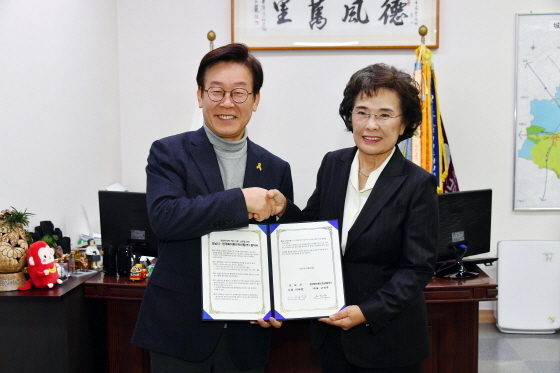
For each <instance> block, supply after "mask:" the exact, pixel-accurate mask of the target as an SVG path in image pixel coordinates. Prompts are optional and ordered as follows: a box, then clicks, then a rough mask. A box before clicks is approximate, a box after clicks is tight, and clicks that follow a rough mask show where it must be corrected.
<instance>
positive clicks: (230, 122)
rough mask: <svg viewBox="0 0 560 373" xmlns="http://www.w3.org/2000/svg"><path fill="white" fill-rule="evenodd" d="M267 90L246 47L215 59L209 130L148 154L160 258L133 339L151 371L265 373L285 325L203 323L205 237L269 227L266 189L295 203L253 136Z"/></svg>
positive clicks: (277, 164) (208, 60)
mask: <svg viewBox="0 0 560 373" xmlns="http://www.w3.org/2000/svg"><path fill="white" fill-rule="evenodd" d="M262 82H263V72H262V68H261V65H260V63H259V61H258V60H257V59H256V58H254V57H253V56H251V55H250V54H249V53H248V49H247V47H246V46H244V45H242V44H230V45H227V46H224V47H221V48H218V49H215V50H213V51H211V52H209V53H208V54H207V55H205V56H204V57H203V59H202V61H201V63H200V66H199V70H198V74H197V84H198V91H197V96H198V102H199V106H200V107H201V108H202V111H203V115H204V126H203V128H201V129H199V130H197V131H194V132H186V133H182V134H179V135H175V136H171V137H167V138H164V139H161V140H158V141H156V142H154V143H153V145H152V147H151V149H150V155H149V157H148V165H147V167H146V173H147V190H146V196H147V203H148V212H149V217H150V223H151V225H152V228H153V230H154V232H155V234H156V235H157V236H158V238H159V247H158V258H157V264H156V267H155V269H154V271H153V274H152V275H151V277H150V280H149V282H148V286H147V289H146V292H145V295H144V298H143V301H142V306H141V309H140V314H139V317H138V321H137V324H136V329H135V332H134V336H133V340H132V341H133V343H134V344H136V345H138V346H140V347H142V348H145V349H148V350H150V351H151V357H152V372H153V373H160V372H174V373H175V372H241V371H243V372H263V371H264V365H265V364H266V362H267V360H268V356H269V346H270V330H269V329H268V327H269V326H271V324H272V326H275V327H280V326H281V323H280V322H278V321H276V320H274V319H272V320H271V321H270V323H269V322H265V321H263V320H262V319H261V320H258V321H255V322H252V323H249V322H228V323H227V325H226V324H225V323H224V322H215V321H205V322H203V321H202V294H201V292H202V285H201V280H202V279H201V277H202V275H201V247H200V245H201V243H200V242H201V240H200V238H201V236H203V235H205V234H207V233H209V232H211V231H215V230H221V229H231V228H238V227H243V226H246V225H247V224H248V223H249V222H250V219H252V218H254V219H255V220H258V221H263V222H265V223H266V222H267V220H266V219H269V217H270V216H271V215H272V214H273V213H274V204H273V203H272V201H271V200H270V199H268V198H267V196H266V193H267V190H268V189H279V190H280V191H282V193H284V194H285V195H286V196H289V198H293V188H292V177H291V171H290V166H289V164H288V163H286V162H284V161H283V160H281V159H280V158H278V157H276V156H275V155H273V154H271V153H270V152H268V151H267V150H265V149H263V148H262V147H260V146H258V145H256V144H255V143H253V142H252V141H250V140H249V139H248V138H247V131H246V129H245V127H246V126H247V124H248V123H249V120H250V118H251V115H252V112H253V111H256V109H257V106H258V103H259V99H260V93H259V91H260V88H261V86H262ZM270 219H275V218H270Z"/></svg>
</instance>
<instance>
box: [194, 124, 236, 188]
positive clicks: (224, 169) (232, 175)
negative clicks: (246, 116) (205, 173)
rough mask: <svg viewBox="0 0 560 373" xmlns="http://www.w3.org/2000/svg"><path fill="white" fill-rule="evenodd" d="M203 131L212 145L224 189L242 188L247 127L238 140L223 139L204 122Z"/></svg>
mask: <svg viewBox="0 0 560 373" xmlns="http://www.w3.org/2000/svg"><path fill="white" fill-rule="evenodd" d="M204 131H206V136H208V140H210V143H211V144H212V145H213V146H214V151H215V152H216V156H217V158H218V165H219V166H220V173H221V174H222V181H223V183H224V190H228V189H233V188H243V180H244V178H245V166H246V164H247V129H246V128H245V133H244V134H243V138H242V139H241V140H239V141H228V140H224V139H222V138H221V137H219V136H218V135H216V134H215V133H214V132H212V130H211V129H210V128H208V127H207V126H206V123H204Z"/></svg>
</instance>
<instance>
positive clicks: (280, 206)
mask: <svg viewBox="0 0 560 373" xmlns="http://www.w3.org/2000/svg"><path fill="white" fill-rule="evenodd" d="M266 196H267V197H268V198H270V199H271V202H273V204H274V213H273V214H272V215H276V216H278V217H281V216H282V214H284V211H286V206H287V205H288V200H287V199H286V197H284V195H283V194H282V192H280V191H279V190H278V189H271V190H269V191H268V192H267V194H266Z"/></svg>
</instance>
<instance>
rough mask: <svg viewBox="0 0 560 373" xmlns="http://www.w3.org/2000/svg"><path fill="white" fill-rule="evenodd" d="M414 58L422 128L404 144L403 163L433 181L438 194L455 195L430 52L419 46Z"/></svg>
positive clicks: (457, 186) (456, 189)
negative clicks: (404, 161)
mask: <svg viewBox="0 0 560 373" xmlns="http://www.w3.org/2000/svg"><path fill="white" fill-rule="evenodd" d="M416 56H417V57H416V63H415V66H414V80H416V82H417V83H418V88H419V90H420V98H421V101H422V124H421V125H420V126H419V127H418V130H417V131H416V133H415V135H414V136H413V137H412V138H410V139H408V140H406V143H405V144H404V146H403V152H404V155H405V157H406V158H407V159H409V160H411V161H412V162H414V163H416V164H417V165H419V166H420V167H422V168H423V169H425V170H426V171H428V172H430V173H432V174H433V175H434V176H435V177H436V179H437V191H438V193H449V192H458V191H459V184H458V182H457V176H456V175H455V169H454V167H453V162H452V160H451V152H450V151H449V142H448V141H447V136H446V134H445V130H444V128H443V121H442V118H441V112H440V109H439V103H438V91H437V78H436V74H435V71H434V69H433V64H432V52H431V51H430V50H429V49H428V48H427V47H426V46H425V45H424V43H422V44H421V45H420V46H419V47H418V48H417V49H416Z"/></svg>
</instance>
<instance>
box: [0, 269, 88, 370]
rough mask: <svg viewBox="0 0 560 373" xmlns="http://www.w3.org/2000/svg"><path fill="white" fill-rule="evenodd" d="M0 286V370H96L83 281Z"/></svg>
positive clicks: (73, 279)
mask: <svg viewBox="0 0 560 373" xmlns="http://www.w3.org/2000/svg"><path fill="white" fill-rule="evenodd" d="M95 274H97V273H96V272H91V273H88V274H86V275H82V276H79V277H78V276H76V277H70V278H69V279H68V281H66V282H64V283H62V284H60V285H55V286H54V287H53V288H52V289H48V288H45V289H37V288H32V289H30V290H27V291H18V290H15V291H6V292H0V317H1V321H0V325H1V326H0V330H1V331H2V333H1V335H0V372H42V373H51V372H52V373H55V372H56V373H60V372H62V373H74V372H84V373H88V372H92V373H93V372H95V370H94V368H93V365H94V361H95V358H96V356H95V355H94V354H92V350H93V345H92V339H91V338H90V326H89V325H88V320H89V319H90V315H88V309H87V307H86V305H85V299H84V295H83V288H82V286H81V285H82V283H83V282H84V281H86V280H87V279H88V278H90V277H92V276H93V275H95Z"/></svg>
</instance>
